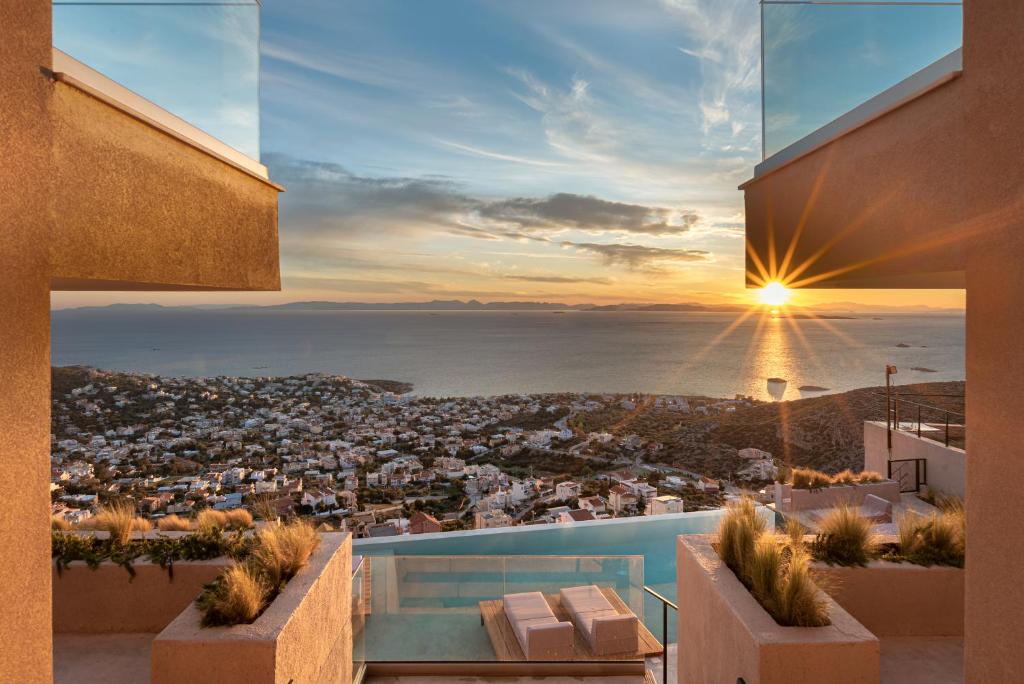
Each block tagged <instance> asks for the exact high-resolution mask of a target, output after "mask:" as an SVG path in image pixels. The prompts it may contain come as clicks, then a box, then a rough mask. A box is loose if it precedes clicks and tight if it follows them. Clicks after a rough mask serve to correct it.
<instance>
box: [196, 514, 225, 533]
mask: <svg viewBox="0 0 1024 684" xmlns="http://www.w3.org/2000/svg"><path fill="white" fill-rule="evenodd" d="M196 525H197V526H198V528H199V532H200V533H201V534H211V533H213V532H217V531H220V530H223V529H225V528H226V527H227V526H228V516H227V514H226V513H225V512H224V511H218V510H215V509H213V508H204V509H203V510H201V511H199V515H197V516H196Z"/></svg>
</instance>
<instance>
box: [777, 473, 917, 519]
mask: <svg viewBox="0 0 1024 684" xmlns="http://www.w3.org/2000/svg"><path fill="white" fill-rule="evenodd" d="M882 472H883V474H884V472H885V471H884V470H883V471H882ZM868 494H872V495H874V496H877V497H879V498H882V499H885V500H886V501H890V502H892V503H899V500H900V487H899V484H898V483H896V482H893V481H891V480H885V481H883V482H870V483H867V484H856V485H835V486H832V487H822V488H821V489H796V488H795V487H793V486H792V485H788V484H776V485H775V506H776V508H777V509H778V510H779V511H782V512H784V513H787V512H790V511H807V510H814V509H820V508H833V507H834V506H838V505H839V504H843V503H845V504H849V505H851V506H860V505H862V504H863V503H864V499H865V498H866V497H867V496H868Z"/></svg>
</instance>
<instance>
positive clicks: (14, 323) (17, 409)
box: [0, 0, 53, 682]
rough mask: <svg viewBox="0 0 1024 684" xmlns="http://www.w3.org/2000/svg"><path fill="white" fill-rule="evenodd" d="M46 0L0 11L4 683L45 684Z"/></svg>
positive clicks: (0, 604)
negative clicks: (43, 71) (44, 68)
mask: <svg viewBox="0 0 1024 684" xmlns="http://www.w3.org/2000/svg"><path fill="white" fill-rule="evenodd" d="M50 22H51V19H50V0H16V1H15V2H3V3H0V150H3V161H2V162H0V559H2V562H3V571H2V573H0V574H2V577H3V579H2V580H0V681H3V682H49V681H50V680H51V673H52V643H53V642H52V637H51V603H50V581H51V580H50V533H49V520H50V496H49V470H50V468H49V466H50V447H49V434H50V313H49V297H50V293H49V270H50V269H49V239H50V234H51V226H52V215H51V209H50V207H51V197H52V193H51V188H50V186H49V184H50V178H51V176H52V172H51V163H50V150H51V145H50V140H51V126H50V108H49V101H50V93H51V89H52V85H51V83H50V80H49V78H47V77H46V76H45V75H44V74H43V73H42V72H41V71H40V68H41V67H45V66H47V65H49V64H50V59H51V58H50V54H51V52H50V50H51V38H50V31H51V23H50Z"/></svg>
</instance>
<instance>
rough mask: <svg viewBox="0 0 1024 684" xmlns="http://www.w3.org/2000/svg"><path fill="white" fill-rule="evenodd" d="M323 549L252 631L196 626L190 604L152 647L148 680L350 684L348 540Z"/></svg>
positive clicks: (336, 536)
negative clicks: (151, 678) (150, 670)
mask: <svg viewBox="0 0 1024 684" xmlns="http://www.w3.org/2000/svg"><path fill="white" fill-rule="evenodd" d="M322 539H323V541H322V543H321V546H320V549H319V550H318V551H317V552H316V554H314V556H313V558H312V559H311V560H310V564H309V566H308V567H306V568H305V569H303V570H302V571H300V573H299V574H298V575H296V576H295V578H293V579H292V581H291V582H289V583H288V585H287V586H286V587H285V589H284V591H283V592H282V593H281V594H280V595H279V596H278V597H277V598H276V599H275V600H274V602H273V603H272V604H271V605H270V606H269V607H268V608H267V609H266V611H264V612H263V614H262V615H260V617H258V618H257V619H256V621H255V622H254V623H252V624H251V625H235V626H233V627H210V628H205V629H204V628H201V627H200V626H199V617H200V616H199V611H198V609H197V608H196V607H195V605H194V604H192V605H190V606H188V607H187V608H186V609H185V610H184V611H183V612H182V613H181V614H180V615H179V616H178V617H177V618H175V619H174V621H173V622H171V624H170V625H168V626H167V628H166V629H164V630H163V631H162V632H161V633H160V634H158V635H157V637H156V639H155V640H154V641H153V669H152V673H153V682H154V683H155V684H161V683H164V682H166V683H170V682H189V681H217V682H221V684H261V683H270V682H274V683H277V684H287V682H289V681H294V682H323V683H324V684H349V682H351V680H352V538H351V536H350V535H348V534H345V533H340V532H338V533H328V534H324V535H322Z"/></svg>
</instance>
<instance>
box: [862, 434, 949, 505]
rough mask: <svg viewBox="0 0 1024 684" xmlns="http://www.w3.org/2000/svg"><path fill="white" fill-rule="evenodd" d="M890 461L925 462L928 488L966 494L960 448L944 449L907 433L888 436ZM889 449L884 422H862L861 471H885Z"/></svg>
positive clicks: (939, 445)
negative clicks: (862, 468) (911, 460)
mask: <svg viewBox="0 0 1024 684" xmlns="http://www.w3.org/2000/svg"><path fill="white" fill-rule="evenodd" d="M892 457H893V460H900V459H906V458H923V459H926V460H927V461H928V473H927V480H928V486H929V487H930V488H932V489H934V490H936V491H939V492H942V493H943V494H955V495H956V496H959V497H960V498H963V497H964V495H965V493H966V478H967V472H966V469H967V454H966V452H965V451H964V450H963V449H957V448H956V447H947V446H944V445H943V444H941V443H940V442H936V441H934V440H931V439H925V438H923V437H918V436H917V435H916V434H914V433H911V432H900V431H896V430H894V431H893V433H892ZM888 461H889V446H888V441H887V440H886V428H885V423H882V422H878V421H865V422H864V468H865V469H867V470H874V471H877V472H879V473H881V474H882V475H885V474H886V472H887V470H886V469H887V467H888Z"/></svg>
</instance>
